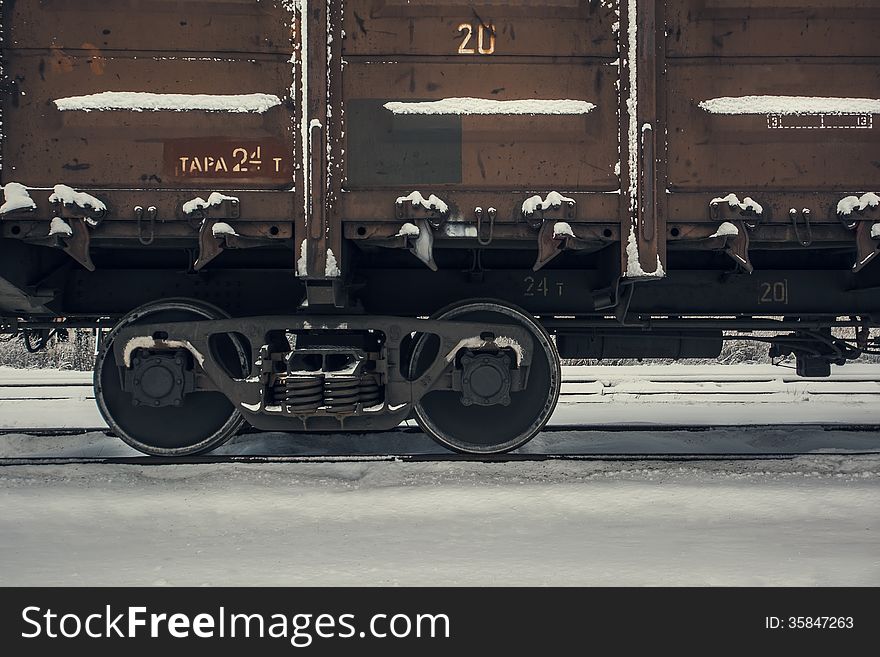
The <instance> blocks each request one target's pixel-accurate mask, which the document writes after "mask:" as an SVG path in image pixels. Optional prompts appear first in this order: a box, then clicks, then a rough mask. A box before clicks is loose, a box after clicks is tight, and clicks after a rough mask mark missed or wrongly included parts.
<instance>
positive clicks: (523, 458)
mask: <svg viewBox="0 0 880 657" xmlns="http://www.w3.org/2000/svg"><path fill="white" fill-rule="evenodd" d="M792 430H799V431H813V432H821V431H827V432H836V433H860V434H866V435H871V434H876V435H877V436H878V440H877V449H864V450H851V449H848V450H846V451H826V452H816V451H785V452H779V451H777V452H771V451H767V452H747V453H746V452H700V451H695V452H691V453H673V452H669V453H663V452H656V451H655V452H644V453H631V452H626V453H615V452H613V451H609V452H605V453H592V454H576V453H570V454H566V453H561V454H551V453H547V454H545V453H512V454H503V455H492V456H476V455H469V454H455V453H451V452H436V453H433V452H432V453H406V452H398V453H376V454H363V453H359V454H354V453H350V454H345V453H339V454H313V455H303V454H297V455H293V454H289V455H278V454H274V455H269V454H266V455H261V454H207V455H202V456H191V457H173V458H158V457H151V456H108V457H100V456H97V457H96V456H70V457H63V456H22V457H11V458H7V457H0V467H9V466H21V465H93V464H116V465H138V466H159V465H212V464H236V463H238V464H248V463H251V464H289V463H311V464H320V463H370V462H399V463H427V462H450V463H498V464H503V463H520V462H551V461H574V462H577V461H583V462H613V461H619V462H647V463H651V462H662V463H670V462H671V463H674V462H682V463H686V462H699V461H712V462H718V461H784V460H791V459H795V458H799V457H806V456H809V457H814V458H815V457H820V458H821V457H829V458H830V457H841V456H846V457H865V456H877V457H880V424H874V425H863V424H859V425H856V424H853V425H846V424H841V425H838V424H828V425H810V424H805V425H792V424H785V425H775V426H774V425H737V426H711V427H710V426H703V427H695V426H690V425H680V426H662V427H658V426H649V425H641V424H633V425H613V426H564V425H560V426H554V427H549V428H547V429H545V430H544V432H543V433H544V434H545V435H552V434H562V433H564V434H580V435H583V436H584V437H585V438H586V437H588V436H589V435H590V434H605V433H626V434H629V435H632V434H638V433H643V434H649V433H662V434H670V433H679V432H687V433H692V434H701V433H703V434H711V433H717V432H729V431H737V432H745V433H748V432H762V433H766V432H779V431H792ZM95 432H101V433H104V434H105V435H107V436H112V434H111V433H110V432H107V431H105V430H102V429H96V430H85V429H66V428H61V427H59V428H54V429H51V428H42V429H36V430H33V431H31V432H26V433H27V434H28V435H30V436H33V437H35V438H36V437H70V438H71V439H75V438H76V437H77V436H84V435H86V434H89V433H95ZM13 433H14V434H21V433H25V432H22V431H21V430H18V429H16V430H9V429H0V435H4V434H5V435H8V434H13ZM255 433H258V432H255ZM406 435H413V436H418V435H421V431H420V430H419V429H417V428H412V427H401V428H400V429H397V430H395V431H390V432H383V437H386V436H387V437H389V438H394V437H397V438H400V437H403V436H406ZM362 437H363V436H359V435H352V436H349V438H351V440H352V441H353V443H356V442H357V440H358V439H359V438H362Z"/></svg>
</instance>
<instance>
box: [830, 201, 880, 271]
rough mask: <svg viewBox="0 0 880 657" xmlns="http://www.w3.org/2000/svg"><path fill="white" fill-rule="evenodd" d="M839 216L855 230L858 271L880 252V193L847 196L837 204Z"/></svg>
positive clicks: (854, 268)
mask: <svg viewBox="0 0 880 657" xmlns="http://www.w3.org/2000/svg"><path fill="white" fill-rule="evenodd" d="M837 217H838V219H840V221H841V222H842V223H843V225H844V226H846V227H847V228H849V229H850V230H852V231H855V240H856V262H855V264H854V265H853V268H852V270H853V273H858V272H860V271H861V270H862V269H864V268H865V267H866V266H867V265H868V263H870V262H871V261H872V260H874V258H876V257H877V254H878V253H880V195H878V194H875V193H873V192H869V193H867V194H863V195H862V196H847V197H846V198H845V199H843V200H842V201H840V203H838V204H837Z"/></svg>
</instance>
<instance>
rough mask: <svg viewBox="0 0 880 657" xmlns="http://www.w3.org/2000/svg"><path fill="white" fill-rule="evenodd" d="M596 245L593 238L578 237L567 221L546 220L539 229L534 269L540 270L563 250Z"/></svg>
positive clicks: (586, 248)
mask: <svg viewBox="0 0 880 657" xmlns="http://www.w3.org/2000/svg"><path fill="white" fill-rule="evenodd" d="M595 245H596V242H595V241H593V240H585V239H581V238H579V237H577V236H576V235H575V234H574V229H573V228H572V226H571V224H570V223H568V222H567V221H545V222H544V225H543V226H541V229H540V230H539V231H538V259H537V260H536V261H535V264H534V266H533V267H532V269H533V270H534V271H539V270H540V269H542V268H543V267H544V266H545V265H546V264H547V263H549V262H550V261H551V260H553V259H554V258H555V257H556V256H558V255H559V254H560V253H562V252H563V251H569V250H572V251H583V250H588V249H592V248H594V247H595Z"/></svg>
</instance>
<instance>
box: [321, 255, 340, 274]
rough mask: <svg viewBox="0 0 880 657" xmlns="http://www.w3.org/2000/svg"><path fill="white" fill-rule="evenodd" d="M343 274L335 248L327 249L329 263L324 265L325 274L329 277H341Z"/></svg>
mask: <svg viewBox="0 0 880 657" xmlns="http://www.w3.org/2000/svg"><path fill="white" fill-rule="evenodd" d="M341 274H342V272H340V271H339V263H338V262H336V256H335V255H333V250H332V249H327V264H326V265H325V266H324V276H326V277H327V278H339V276H340V275H341Z"/></svg>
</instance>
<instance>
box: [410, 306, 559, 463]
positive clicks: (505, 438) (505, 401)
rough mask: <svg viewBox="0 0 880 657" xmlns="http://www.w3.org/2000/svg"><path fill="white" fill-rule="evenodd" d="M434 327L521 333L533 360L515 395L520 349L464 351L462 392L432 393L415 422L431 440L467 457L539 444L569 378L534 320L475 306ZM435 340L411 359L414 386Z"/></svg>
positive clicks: (422, 344)
mask: <svg viewBox="0 0 880 657" xmlns="http://www.w3.org/2000/svg"><path fill="white" fill-rule="evenodd" d="M434 319H439V320H450V321H460V322H485V323H486V324H512V325H519V326H521V327H523V328H525V329H526V330H528V331H529V332H530V333H531V335H532V338H533V348H534V354H533V355H532V360H531V365H530V366H529V370H528V373H527V379H526V385H525V387H524V388H523V389H522V390H511V385H510V384H511V376H512V374H511V373H512V371H513V370H514V369H516V362H517V355H516V353H515V351H514V349H501V350H500V351H496V352H492V351H470V350H468V349H467V348H464V349H462V350H461V351H460V352H459V354H458V357H457V362H456V366H457V369H459V370H460V372H461V380H462V391H455V390H436V391H433V392H429V393H428V394H426V395H425V396H424V397H422V399H421V400H420V401H419V402H418V403H417V404H416V405H415V409H414V416H415V418H416V421H417V422H418V423H419V426H420V427H421V428H422V430H423V431H425V433H427V434H428V435H430V436H431V437H432V438H434V439H435V440H437V441H438V442H440V443H441V444H443V445H445V446H447V447H449V448H451V449H454V450H456V451H459V452H464V453H468V454H500V453H504V452H509V451H511V450H514V449H517V448H518V447H522V446H523V445H525V444H526V443H527V442H529V441H530V440H531V439H532V438H534V437H535V436H536V435H537V434H538V432H540V431H541V429H543V428H544V425H546V424H547V421H548V420H549V419H550V416H551V415H552V414H553V410H554V409H555V408H556V402H557V401H558V400H559V390H560V387H561V382H562V370H561V367H560V363H559V355H558V353H557V351H556V346H555V345H554V344H553V341H552V340H551V339H550V336H549V335H548V334H547V332H546V331H545V330H544V328H543V327H541V326H540V325H539V324H538V323H537V322H536V321H535V320H534V319H533V318H532V317H530V316H529V315H528V314H526V313H525V312H523V311H522V310H519V309H518V308H514V307H512V306H509V305H506V304H503V303H500V302H496V301H469V302H465V303H463V304H457V305H454V306H450V307H448V308H445V309H444V310H441V311H440V312H439V313H438V314H437V315H436V317H435V318H434ZM431 340H432V338H431V336H430V335H427V334H426V335H421V336H419V337H418V339H417V341H416V344H415V346H414V349H413V352H412V355H411V357H410V361H409V363H410V378H414V377H415V376H417V375H418V374H419V373H420V372H421V371H423V369H424V368H426V367H427V366H428V365H430V362H431V361H432V360H433V353H434V350H433V349H432V346H431Z"/></svg>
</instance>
